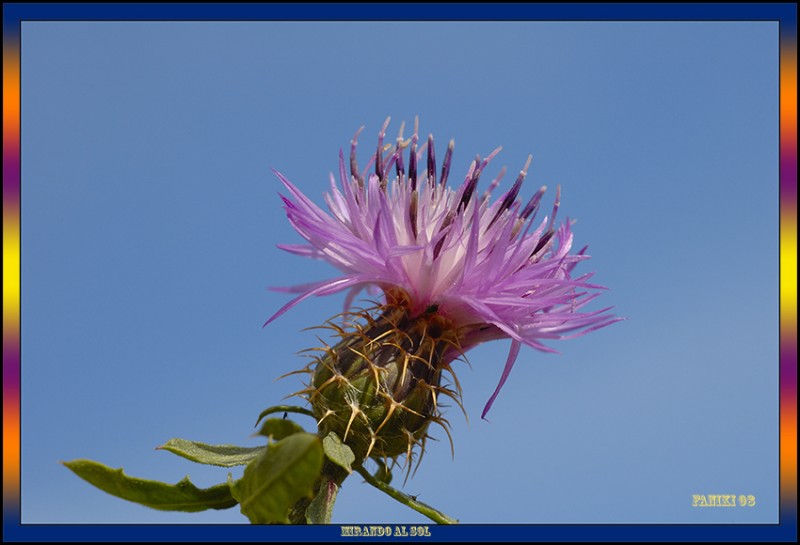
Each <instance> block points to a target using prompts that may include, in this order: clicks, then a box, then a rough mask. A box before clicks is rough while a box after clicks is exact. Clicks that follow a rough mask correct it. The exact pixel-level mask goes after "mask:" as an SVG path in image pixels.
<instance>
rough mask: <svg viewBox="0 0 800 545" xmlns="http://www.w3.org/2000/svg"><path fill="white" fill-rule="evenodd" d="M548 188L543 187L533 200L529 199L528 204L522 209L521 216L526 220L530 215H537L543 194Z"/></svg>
mask: <svg viewBox="0 0 800 545" xmlns="http://www.w3.org/2000/svg"><path fill="white" fill-rule="evenodd" d="M545 190H546V188H545V187H542V188H541V189H540V190H539V191H537V192H536V193H535V194H534V195H533V197H531V200H529V201H528V204H526V205H525V208H523V209H522V213H521V214H520V217H521V218H522V219H524V220H526V219H528V218H529V217H530V216H535V215H536V211H537V210H539V203H540V202H541V201H542V196H543V195H544V192H545Z"/></svg>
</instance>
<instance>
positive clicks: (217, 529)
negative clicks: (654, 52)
mask: <svg viewBox="0 0 800 545" xmlns="http://www.w3.org/2000/svg"><path fill="white" fill-rule="evenodd" d="M312 10H313V15H314V17H313V18H312V17H310V13H311V12H312ZM312 19H313V20H320V21H345V20H347V21H354V20H356V21H357V20H362V21H363V20H392V21H403V20H409V21H412V20H413V21H418V20H428V21H449V20H460V21H471V20H474V21H501V20H536V21H557V20H561V21H643V20H655V21H704V20H705V21H777V22H779V23H780V44H781V47H782V48H783V47H785V45H784V44H786V43H787V42H788V43H793V44H794V47H795V48H796V47H797V5H796V4H795V3H773V4H755V3H753V4H711V3H704V4H687V3H684V4H663V3H662V4H577V3H575V4H441V3H439V4H422V3H417V4H400V3H395V4H177V3H171V4H3V42H4V44H8V43H19V37H20V26H21V22H22V21H23V20H39V21H41V20H48V21H76V20H93V21H110V20H125V21H130V20H134V21H135V20H141V21H153V20H162V21H170V20H181V21H204V20H205V21H212V20H213V21H220V20H225V21H236V20H271V21H289V20H296V21H306V20H312ZM780 499H781V506H780V508H779V514H780V515H779V516H780V522H779V523H778V524H736V525H723V524H629V525H624V524H578V525H566V524H529V525H524V524H514V525H510V524H509V525H499V524H498V525H489V524H462V525H456V526H430V531H431V534H432V535H431V537H429V538H403V539H405V540H407V541H421V540H426V541H430V540H433V541H467V542H480V541H494V542H504V541H557V542H563V541H615V542H627V541H729V542H748V541H762V542H763V541H789V542H791V541H797V511H796V508H797V498H796V497H795V498H794V505H793V506H791V507H792V508H791V509H787V507H790V506H788V505H783V504H784V503H786V501H785V500H786V498H785V497H783V496H782V497H781V498H780ZM371 526H374V525H371ZM392 526H394V525H392ZM364 539H365V538H363V537H351V538H346V537H342V530H341V526H338V525H330V526H307V527H301V526H269V527H265V526H250V525H245V524H243V525H207V524H197V525H162V524H159V525H126V524H120V525H60V524H52V525H48V524H24V525H23V524H22V523H21V513H20V505H19V496H17V498H6V497H4V498H3V541H86V542H91V541H196V542H209V541H210V542H213V541H228V542H231V541H265V540H270V541H273V540H274V541H334V540H341V541H361V540H364ZM366 539H367V540H369V541H393V540H398V539H399V538H380V537H372V538H366Z"/></svg>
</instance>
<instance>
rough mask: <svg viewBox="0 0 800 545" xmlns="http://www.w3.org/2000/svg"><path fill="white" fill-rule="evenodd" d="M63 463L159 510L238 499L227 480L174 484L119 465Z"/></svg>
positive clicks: (192, 508)
mask: <svg viewBox="0 0 800 545" xmlns="http://www.w3.org/2000/svg"><path fill="white" fill-rule="evenodd" d="M63 464H64V465H65V466H67V467H68V468H69V469H71V470H72V471H73V472H74V473H75V474H76V475H78V477H80V478H82V479H84V480H86V481H88V482H89V483H91V484H93V485H94V486H96V487H97V488H99V489H100V490H103V491H104V492H108V493H109V494H111V495H112V496H117V497H118V498H122V499H124V500H128V501H132V502H135V503H139V504H141V505H146V506H147V507H151V508H153V509H159V510H161V511H186V512H196V511H204V510H206V509H228V508H230V507H233V506H234V505H236V503H237V502H236V500H235V499H234V498H233V496H232V495H231V489H230V486H229V485H228V484H227V483H225V484H219V485H216V486H212V487H211V488H205V489H201V488H197V487H196V486H195V485H193V484H192V483H191V482H190V481H189V477H188V476H187V477H184V478H183V479H181V480H180V481H179V482H177V483H176V484H167V483H162V482H159V481H150V480H145V479H138V478H136V477H130V476H128V475H125V473H123V471H122V469H121V468H120V469H113V468H110V467H108V466H105V465H103V464H101V463H99V462H94V461H92V460H73V461H71V462H63Z"/></svg>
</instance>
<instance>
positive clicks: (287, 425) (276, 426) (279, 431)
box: [258, 418, 306, 441]
mask: <svg viewBox="0 0 800 545" xmlns="http://www.w3.org/2000/svg"><path fill="white" fill-rule="evenodd" d="M305 431H306V430H304V429H303V426H301V425H300V424H298V423H297V422H293V421H291V420H288V419H286V418H267V420H266V421H265V422H264V425H263V426H261V429H260V430H258V434H259V435H263V436H265V437H272V438H273V439H274V440H276V441H280V440H281V439H285V438H287V437H289V436H290V435H294V434H295V433H303V432H305Z"/></svg>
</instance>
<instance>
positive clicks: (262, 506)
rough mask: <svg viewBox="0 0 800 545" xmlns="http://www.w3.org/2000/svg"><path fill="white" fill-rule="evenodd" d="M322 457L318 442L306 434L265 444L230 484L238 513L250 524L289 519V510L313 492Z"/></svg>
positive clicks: (311, 435)
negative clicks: (237, 505)
mask: <svg viewBox="0 0 800 545" xmlns="http://www.w3.org/2000/svg"><path fill="white" fill-rule="evenodd" d="M322 459H323V452H322V444H321V441H320V440H319V437H317V436H316V435H313V434H310V433H305V432H304V433H296V434H294V435H290V436H289V437H287V438H286V439H282V440H280V441H278V442H276V443H272V444H271V445H268V446H267V450H266V451H264V452H263V453H262V454H260V455H259V456H258V458H256V459H255V460H253V461H252V462H250V464H248V466H247V467H246V468H245V470H244V476H243V477H242V478H241V479H240V480H239V481H237V482H236V483H234V484H233V486H232V487H231V492H232V493H233V497H234V498H236V499H237V500H238V501H239V504H240V506H241V510H242V514H244V515H245V516H246V517H247V518H248V519H250V522H252V523H254V524H270V523H276V522H277V523H286V522H289V520H288V513H289V509H291V507H292V506H293V505H294V504H295V503H296V502H297V501H298V500H299V499H300V498H303V497H309V496H311V495H312V494H313V493H314V484H315V482H316V481H317V479H318V478H319V475H320V473H321V472H322Z"/></svg>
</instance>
